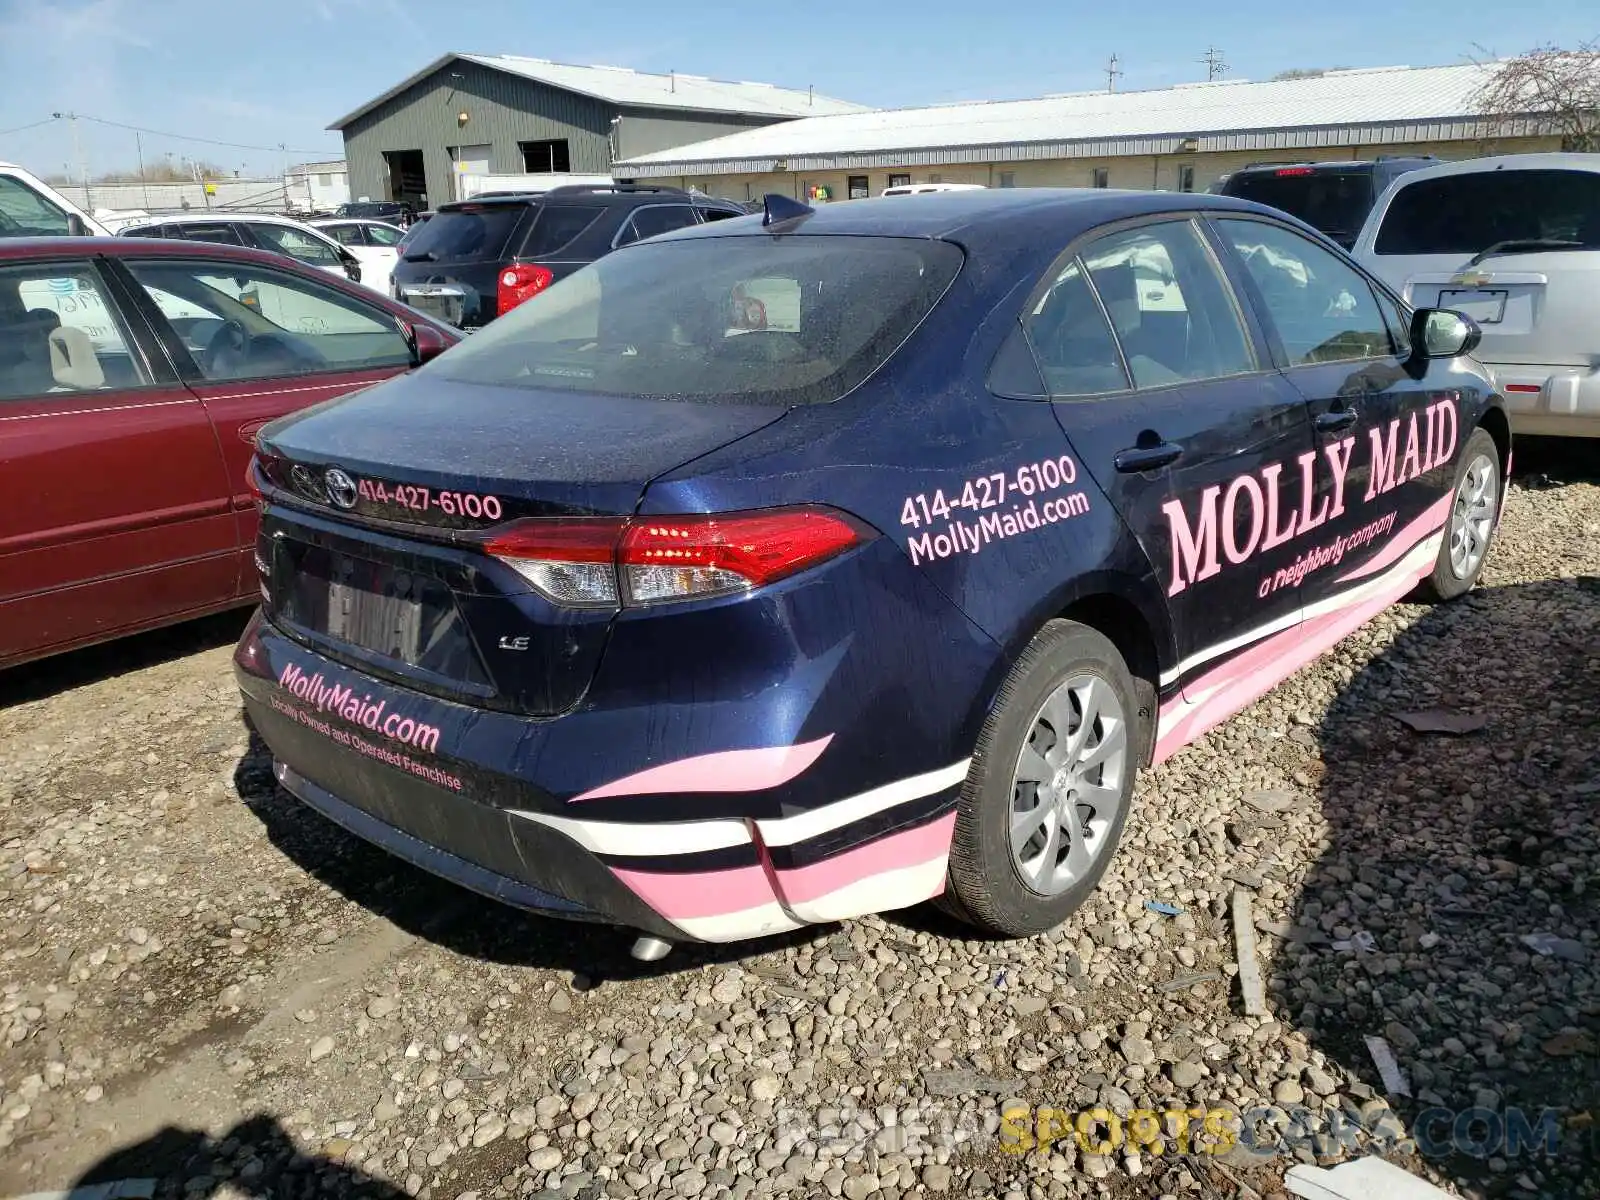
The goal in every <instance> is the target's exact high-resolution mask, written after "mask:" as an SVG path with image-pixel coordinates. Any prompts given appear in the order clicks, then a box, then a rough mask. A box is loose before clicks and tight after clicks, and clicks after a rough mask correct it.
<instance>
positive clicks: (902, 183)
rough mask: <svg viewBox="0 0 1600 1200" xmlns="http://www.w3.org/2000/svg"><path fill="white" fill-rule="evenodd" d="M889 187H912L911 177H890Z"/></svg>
mask: <svg viewBox="0 0 1600 1200" xmlns="http://www.w3.org/2000/svg"><path fill="white" fill-rule="evenodd" d="M889 186H890V187H910V186H911V176H910V175H890V176H889Z"/></svg>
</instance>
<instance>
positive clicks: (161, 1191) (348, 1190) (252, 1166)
mask: <svg viewBox="0 0 1600 1200" xmlns="http://www.w3.org/2000/svg"><path fill="white" fill-rule="evenodd" d="M150 1180H154V1181H155V1185H156V1186H155V1195H156V1196H158V1197H162V1198H166V1197H176V1196H183V1197H184V1198H185V1200H207V1198H208V1197H210V1196H212V1195H215V1194H216V1193H218V1192H219V1191H221V1190H223V1189H224V1188H225V1189H226V1191H227V1193H228V1195H229V1196H230V1197H235V1198H237V1197H252V1198H257V1200H300V1198H301V1197H305V1196H351V1197H356V1196H360V1197H367V1198H370V1200H403V1198H405V1197H406V1193H405V1192H403V1191H401V1190H400V1189H398V1188H396V1187H394V1186H393V1185H392V1184H389V1183H386V1182H384V1181H383V1180H381V1179H378V1178H377V1177H375V1176H373V1175H369V1174H367V1173H366V1172H365V1171H363V1170H361V1168H360V1167H358V1166H355V1165H353V1164H349V1163H343V1162H339V1161H338V1160H336V1159H333V1158H329V1157H326V1156H324V1155H320V1154H308V1153H306V1152H305V1151H303V1150H300V1149H299V1148H297V1147H296V1145H295V1143H294V1139H293V1138H291V1137H290V1136H289V1133H288V1131H287V1130H286V1129H284V1127H283V1126H282V1125H281V1124H279V1123H278V1121H277V1120H275V1119H274V1118H272V1117H270V1116H267V1115H265V1114H260V1115H258V1116H254V1117H250V1118H247V1119H246V1120H243V1121H241V1122H239V1123H238V1124H237V1125H235V1126H233V1128H231V1129H229V1130H228V1131H227V1132H225V1133H223V1134H222V1135H221V1136H220V1137H212V1136H210V1135H209V1134H207V1133H205V1132H203V1131H202V1130H198V1129H183V1128H180V1127H178V1126H175V1125H169V1126H167V1127H166V1128H165V1129H162V1130H160V1131H159V1132H157V1133H155V1134H152V1135H151V1136H150V1137H147V1138H145V1139H144V1140H143V1141H140V1142H135V1143H134V1144H132V1145H130V1146H124V1147H123V1148H121V1149H119V1150H113V1151H112V1152H111V1153H110V1154H108V1155H106V1156H105V1157H104V1158H102V1159H101V1160H100V1161H99V1162H97V1163H95V1164H94V1165H93V1166H92V1167H90V1168H89V1169H88V1170H87V1171H85V1172H84V1173H83V1175H82V1176H81V1177H80V1178H79V1180H78V1182H77V1183H76V1184H74V1185H73V1190H74V1191H76V1190H77V1189H79V1188H84V1189H88V1188H93V1187H104V1186H106V1185H111V1186H110V1193H109V1194H110V1196H112V1197H115V1196H117V1195H119V1194H121V1195H129V1196H134V1195H137V1196H148V1195H149V1194H150V1189H149V1183H148V1181H150ZM139 1181H144V1183H143V1186H132V1187H130V1186H128V1185H129V1183H134V1184H136V1185H137V1184H138V1182H139ZM119 1183H122V1184H123V1187H122V1189H120V1192H119V1189H118V1188H117V1187H116V1186H115V1185H117V1184H119Z"/></svg>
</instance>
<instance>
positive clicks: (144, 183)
mask: <svg viewBox="0 0 1600 1200" xmlns="http://www.w3.org/2000/svg"><path fill="white" fill-rule="evenodd" d="M133 150H134V153H135V154H137V155H138V156H139V186H140V187H142V188H143V189H144V206H145V209H146V210H147V211H148V209H149V208H150V181H149V180H148V179H147V178H145V173H144V142H143V141H142V140H141V139H140V137H139V134H138V132H137V131H135V133H134V135H133Z"/></svg>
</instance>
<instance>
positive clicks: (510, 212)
mask: <svg viewBox="0 0 1600 1200" xmlns="http://www.w3.org/2000/svg"><path fill="white" fill-rule="evenodd" d="M534 213H535V209H534V206H532V205H529V204H526V203H505V202H497V201H487V202H485V203H482V204H465V205H461V206H459V207H451V208H445V209H441V210H440V211H439V212H437V213H435V214H434V215H433V217H432V218H431V219H429V221H428V223H427V224H426V225H424V226H423V227H422V228H421V229H420V230H419V231H418V232H417V234H416V237H415V238H414V239H412V240H411V241H409V242H407V244H406V247H405V253H404V254H403V255H402V256H401V257H400V261H399V262H397V263H395V266H394V272H393V275H392V279H393V281H394V282H393V288H394V295H395V299H397V300H399V301H400V302H401V303H402V304H409V305H410V306H411V307H412V308H415V309H417V310H418V311H420V312H425V313H427V314H428V315H429V316H431V317H437V318H438V319H439V320H441V321H448V322H449V323H450V324H452V325H458V326H460V327H462V328H464V329H471V328H476V327H477V326H480V325H487V324H488V323H489V322H490V321H492V320H494V318H495V316H496V313H497V306H498V299H497V298H498V295H499V276H500V268H501V266H502V265H503V264H504V263H505V262H506V260H507V259H508V258H509V257H510V256H511V247H513V246H515V245H516V244H518V243H519V242H520V241H521V238H522V235H523V233H524V232H525V231H526V229H527V226H528V223H529V221H530V220H531V219H532V218H533V216H534Z"/></svg>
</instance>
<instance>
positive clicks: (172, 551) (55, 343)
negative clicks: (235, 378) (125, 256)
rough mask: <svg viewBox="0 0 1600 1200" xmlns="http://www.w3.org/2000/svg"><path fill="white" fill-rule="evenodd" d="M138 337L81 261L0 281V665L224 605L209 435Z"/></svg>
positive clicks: (220, 521) (230, 529) (217, 458)
mask: <svg viewBox="0 0 1600 1200" xmlns="http://www.w3.org/2000/svg"><path fill="white" fill-rule="evenodd" d="M137 326H138V318H137V316H136V315H133V314H125V313H123V312H122V311H120V310H119V308H118V306H117V303H116V301H115V299H114V291H113V289H112V288H111V287H109V286H108V284H107V280H106V278H105V277H104V276H103V275H102V274H101V272H100V270H99V269H98V267H97V265H96V264H95V263H94V262H93V261H91V260H89V259H87V258H73V259H64V260H60V261H54V262H34V263H27V264H23V265H16V266H5V267H3V268H0V479H3V480H4V481H5V489H4V503H0V664H3V663H5V662H7V661H14V660H17V659H20V658H23V657H27V656H31V655H33V654H35V653H37V652H40V651H48V650H52V649H56V648H59V647H64V646H67V645H71V644H74V643H78V642H84V641H91V640H95V639H99V638H105V637H111V636H113V635H114V634H117V633H120V632H123V631H126V630H131V629H136V628H139V627H141V626H147V625H152V624H156V623H158V622H161V621H163V620H166V619H167V618H169V617H173V616H177V615H181V614H183V613H188V612H198V611H202V610H204V609H207V608H212V607H215V606H217V605H218V604H220V603H222V602H224V601H226V600H227V599H228V598H229V597H231V596H232V595H233V593H234V578H235V573H236V571H235V558H234V546H235V537H236V533H235V524H234V519H233V515H232V513H231V511H230V508H229V503H228V487H227V480H226V478H225V475H224V471H223V465H222V456H221V454H220V453H219V452H218V450H217V439H216V435H215V434H214V433H213V431H212V428H211V422H210V420H209V419H208V418H207V415H206V411H205V406H204V405H203V404H201V403H200V401H199V400H198V399H196V397H195V396H194V395H192V394H191V393H190V392H189V391H187V390H186V389H185V388H184V387H183V386H182V384H181V383H179V381H178V379H177V377H176V376H175V375H174V374H173V371H172V367H171V365H170V364H169V363H168V362H167V361H166V360H165V358H164V357H162V355H161V353H160V349H159V347H158V346H156V345H155V343H154V341H153V339H152V338H151V337H150V336H149V333H148V330H141V331H140V334H139V336H137V337H136V336H135V335H134V334H133V333H132V332H131V331H132V330H133V329H134V328H136V327H137Z"/></svg>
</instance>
